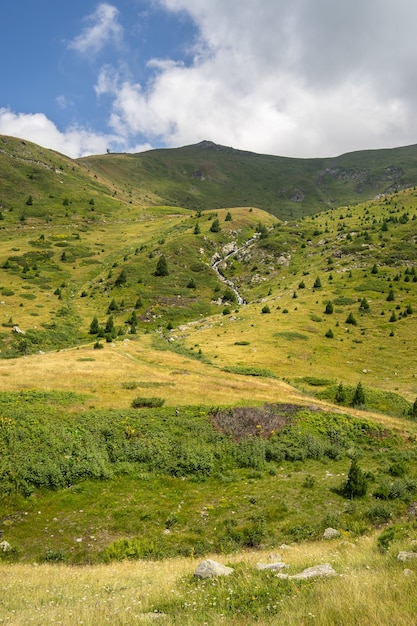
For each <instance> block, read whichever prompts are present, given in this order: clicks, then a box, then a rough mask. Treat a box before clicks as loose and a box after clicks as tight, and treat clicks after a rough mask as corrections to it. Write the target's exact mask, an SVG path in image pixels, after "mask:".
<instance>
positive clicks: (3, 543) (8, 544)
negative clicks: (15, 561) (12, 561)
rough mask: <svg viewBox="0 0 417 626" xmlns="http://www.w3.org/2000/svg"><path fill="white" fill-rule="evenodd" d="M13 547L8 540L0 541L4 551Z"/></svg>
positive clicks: (8, 550)
mask: <svg viewBox="0 0 417 626" xmlns="http://www.w3.org/2000/svg"><path fill="white" fill-rule="evenodd" d="M11 549H12V546H11V545H10V543H9V542H8V541H2V542H1V543H0V550H1V551H2V552H10V550H11Z"/></svg>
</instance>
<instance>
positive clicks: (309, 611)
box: [0, 537, 416, 626]
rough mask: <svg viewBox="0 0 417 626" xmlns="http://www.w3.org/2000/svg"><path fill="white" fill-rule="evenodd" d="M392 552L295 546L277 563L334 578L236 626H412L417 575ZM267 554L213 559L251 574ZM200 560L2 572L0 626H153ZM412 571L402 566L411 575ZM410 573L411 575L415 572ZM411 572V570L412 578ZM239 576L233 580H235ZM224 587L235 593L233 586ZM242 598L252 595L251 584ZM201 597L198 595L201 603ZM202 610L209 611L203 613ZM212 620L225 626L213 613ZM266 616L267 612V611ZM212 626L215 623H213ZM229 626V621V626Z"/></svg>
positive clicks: (186, 617)
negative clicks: (158, 607) (159, 608)
mask: <svg viewBox="0 0 417 626" xmlns="http://www.w3.org/2000/svg"><path fill="white" fill-rule="evenodd" d="M395 554H396V553H395V552H394V551H393V552H392V554H388V555H381V554H379V553H378V552H377V550H376V548H375V537H368V538H362V539H359V540H357V541H355V542H354V543H352V542H347V541H344V540H343V538H342V539H337V540H332V541H329V542H315V543H309V544H294V545H292V546H290V547H289V548H288V549H285V550H284V549H282V550H281V551H280V554H276V555H274V556H273V558H274V559H282V560H284V562H286V563H287V564H288V565H289V566H290V568H291V569H290V570H288V571H289V572H293V573H295V572H298V571H301V570H302V569H304V568H305V567H309V566H312V565H317V564H319V563H330V564H331V565H332V566H333V567H334V569H335V570H336V572H337V574H338V576H335V577H332V578H326V579H316V580H315V581H313V582H306V583H303V584H302V585H300V586H296V587H295V588H294V595H290V596H286V597H284V599H283V600H282V601H281V604H282V607H281V611H280V613H279V615H276V616H275V617H274V618H268V617H265V619H264V620H262V621H261V622H260V621H259V620H258V621H256V620H255V619H252V618H250V617H247V618H245V619H243V621H242V618H241V621H239V619H238V618H237V619H236V621H234V620H233V623H235V624H245V625H249V624H255V623H258V624H259V623H263V624H276V623H279V624H285V625H288V626H290V625H291V626H292V625H293V624H297V625H298V624H301V625H307V624H320V625H321V626H333V625H334V624H337V625H338V626H351V625H352V624H358V625H359V624H360V626H375V624H378V625H382V626H388V625H390V626H410V625H411V624H413V623H415V619H414V618H415V610H416V595H415V575H416V573H415V572H414V573H412V574H411V575H409V576H406V575H405V574H404V573H403V570H404V564H402V563H399V562H397V561H396V559H395ZM270 557H271V555H270V553H268V552H265V551H263V552H259V551H253V552H246V553H240V554H236V555H233V556H230V557H223V558H219V557H214V558H215V559H216V560H220V561H222V562H223V563H229V564H231V565H232V566H233V564H234V563H245V564H246V565H248V566H250V567H255V565H256V563H258V562H264V563H265V562H268V561H270ZM198 562H199V561H197V560H195V559H171V560H166V561H160V562H144V561H137V562H123V563H117V564H112V565H98V566H90V567H83V568H74V567H68V566H61V565H55V566H53V565H19V564H16V565H7V566H5V565H0V576H1V580H2V602H1V603H0V623H4V624H12V625H13V626H22V625H23V624H25V625H26V624H34V625H35V626H44V624H47V623H55V624H62V625H64V626H73V624H84V626H92V625H94V626H96V625H97V624H100V625H101V624H105V623H110V624H113V625H122V624H123V625H130V624H136V623H150V622H154V621H155V618H154V619H152V617H151V616H149V612H150V611H152V609H153V607H154V606H155V604H158V602H160V601H161V600H162V601H163V600H167V599H173V600H175V599H176V600H178V601H180V603H181V604H182V603H184V602H186V601H187V599H188V598H187V593H186V591H185V590H184V589H183V588H182V587H181V584H180V579H181V578H182V577H183V576H186V575H191V574H192V572H193V571H194V569H195V567H196V565H197V564H198ZM410 567H411V568H412V567H413V566H412V565H411V566H410V565H408V564H407V568H408V569H410ZM414 569H415V568H414ZM412 571H413V569H411V572H412ZM236 575H237V576H239V574H236ZM230 586H231V587H233V582H232V580H231V581H230ZM247 593H248V595H251V594H252V593H256V591H254V590H253V589H252V588H251V587H250V586H249V585H248V587H247ZM203 597H204V596H203V595H202V596H201V598H203ZM202 608H204V609H205V610H207V608H208V607H202ZM212 613H213V620H211V619H210V621H209V622H208V621H204V623H210V624H215V623H218V621H219V620H220V621H223V622H224V620H222V619H221V616H219V615H218V614H217V615H216V609H213V610H212ZM265 615H267V611H266V612H265ZM216 620H217V622H216ZM158 621H159V623H164V624H173V623H175V624H179V623H181V624H184V625H185V624H187V625H193V624H202V623H203V621H201V620H199V613H198V611H197V613H193V611H192V610H190V613H189V614H183V615H182V618H181V621H178V618H175V617H174V616H172V615H171V616H170V615H166V616H165V617H161V618H160V619H159V620H158ZM224 623H226V622H224ZM229 623H230V622H229Z"/></svg>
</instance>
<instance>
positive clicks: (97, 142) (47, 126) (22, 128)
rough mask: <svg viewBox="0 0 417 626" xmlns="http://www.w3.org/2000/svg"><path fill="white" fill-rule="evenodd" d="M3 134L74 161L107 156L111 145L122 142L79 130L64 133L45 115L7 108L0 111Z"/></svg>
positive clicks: (109, 136) (113, 137) (69, 130)
mask: <svg viewBox="0 0 417 626" xmlns="http://www.w3.org/2000/svg"><path fill="white" fill-rule="evenodd" d="M0 134H2V135H10V136H12V137H21V138H22V139H27V140H28V141H33V142H34V143H37V144H39V145H40V146H44V147H45V148H50V149H52V150H56V151H57V152H61V153H62V154H66V155H68V156H70V157H72V158H76V157H80V156H86V155H88V154H99V153H105V152H106V150H107V147H108V146H109V145H111V143H114V142H116V143H119V142H120V141H121V138H119V137H117V136H115V135H107V136H106V135H100V134H97V133H94V132H90V131H87V130H85V129H82V128H77V127H72V128H69V129H68V130H66V131H65V132H61V131H59V130H58V128H57V127H56V126H55V124H54V123H53V122H52V121H51V120H50V119H48V118H47V117H46V115H44V114H43V113H29V114H28V113H14V112H12V111H10V110H9V109H5V108H0Z"/></svg>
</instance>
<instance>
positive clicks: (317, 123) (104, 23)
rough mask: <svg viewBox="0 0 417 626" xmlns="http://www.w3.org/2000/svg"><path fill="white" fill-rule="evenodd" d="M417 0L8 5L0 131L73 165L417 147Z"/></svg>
mask: <svg viewBox="0 0 417 626" xmlns="http://www.w3.org/2000/svg"><path fill="white" fill-rule="evenodd" d="M416 18H417V5H416V3H415V2H414V0H397V1H396V3H392V2H388V0H367V1H366V3H364V2H363V0H350V2H349V3H348V2H343V3H342V2H337V1H336V0H292V1H291V2H289V0H210V1H209V0H108V1H106V2H94V1H91V0H71V1H69V2H62V1H61V2H57V1H55V2H53V1H51V0H2V3H1V5H0V55H1V56H0V58H1V62H0V133H1V134H5V135H13V136H18V137H23V138H25V139H28V140H31V141H35V142H36V143H39V144H41V145H44V146H46V147H49V148H53V149H55V150H58V151H60V152H63V153H64V154H68V155H69V156H71V157H77V156H81V155H85V154H91V153H103V152H105V151H106V149H107V148H109V149H111V150H112V151H131V152H135V151H141V150H146V149H150V148H153V147H161V146H167V147H175V146H179V145H186V144H190V143H195V142H198V141H201V140H203V139H208V140H211V141H215V142H217V143H220V144H223V145H228V146H233V147H235V148H240V149H244V150H252V151H255V152H263V153H269V154H278V155H284V156H305V157H316V156H333V155H337V154H341V153H343V152H348V151H352V150H359V149H366V148H382V147H394V146H399V145H408V144H412V143H417V116H416V115H415V111H416V110H417V108H416V105H417V38H416V37H415V34H414V27H415V23H416Z"/></svg>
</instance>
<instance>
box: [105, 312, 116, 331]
mask: <svg viewBox="0 0 417 626" xmlns="http://www.w3.org/2000/svg"><path fill="white" fill-rule="evenodd" d="M104 332H105V333H106V335H107V334H108V335H113V334H114V333H115V328H114V319H113V315H110V316H109V318H108V320H107V322H106V326H105V328H104Z"/></svg>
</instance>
